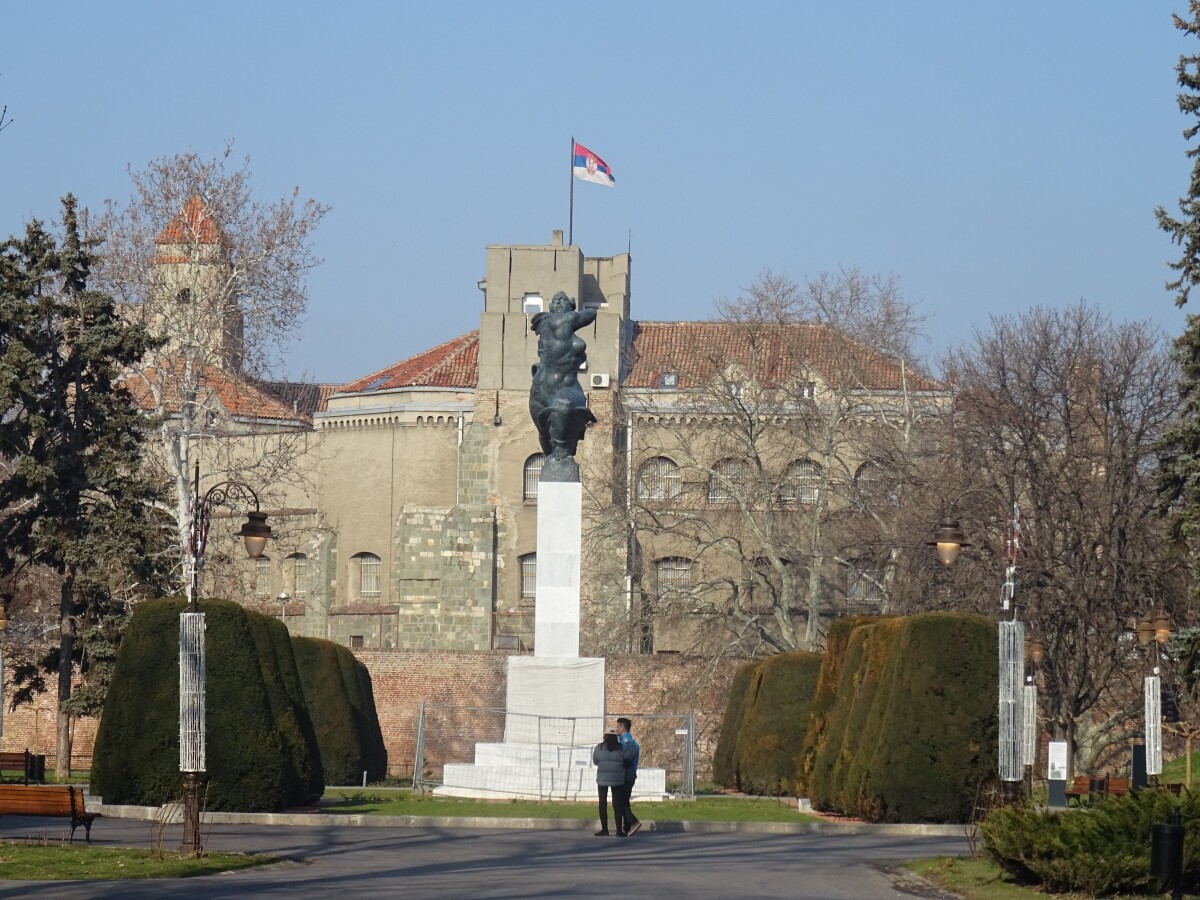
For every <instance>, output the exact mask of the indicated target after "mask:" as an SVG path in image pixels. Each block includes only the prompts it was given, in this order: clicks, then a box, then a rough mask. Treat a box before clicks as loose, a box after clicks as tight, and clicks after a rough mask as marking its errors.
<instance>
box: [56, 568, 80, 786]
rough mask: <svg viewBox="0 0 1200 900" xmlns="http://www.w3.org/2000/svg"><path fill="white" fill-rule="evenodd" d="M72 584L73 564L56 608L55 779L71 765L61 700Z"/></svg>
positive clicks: (67, 685) (66, 688) (66, 684)
mask: <svg viewBox="0 0 1200 900" xmlns="http://www.w3.org/2000/svg"><path fill="white" fill-rule="evenodd" d="M74 588H75V567H74V566H68V567H67V573H66V577H64V578H63V582H62V591H61V593H60V595H59V597H60V599H59V609H58V612H59V621H58V633H59V639H58V729H57V739H56V741H55V745H54V750H55V760H54V775H55V777H56V778H57V779H58V780H59V782H65V781H67V779H68V778H69V777H70V774H69V773H70V769H71V714H70V713H69V712H67V710H66V708H65V704H66V702H67V701H68V700H70V699H71V674H72V671H71V656H72V654H73V652H74V650H75V617H74V616H72V615H71V612H72V607H73V605H74Z"/></svg>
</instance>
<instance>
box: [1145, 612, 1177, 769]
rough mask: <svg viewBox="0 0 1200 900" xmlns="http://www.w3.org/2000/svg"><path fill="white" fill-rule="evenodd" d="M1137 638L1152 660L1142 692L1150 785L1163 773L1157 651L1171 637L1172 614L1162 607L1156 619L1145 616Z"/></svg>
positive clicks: (1160, 686) (1160, 698) (1159, 680)
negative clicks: (1169, 614)
mask: <svg viewBox="0 0 1200 900" xmlns="http://www.w3.org/2000/svg"><path fill="white" fill-rule="evenodd" d="M1137 637H1138V643H1139V644H1140V645H1141V646H1142V647H1144V648H1145V649H1146V654H1147V661H1148V662H1149V671H1148V672H1147V673H1146V679H1145V681H1144V682H1143V692H1142V697H1143V701H1142V702H1143V705H1144V709H1145V716H1146V777H1147V778H1148V779H1149V781H1150V784H1151V785H1156V784H1158V777H1159V776H1160V775H1162V679H1161V677H1160V670H1159V667H1158V654H1159V647H1161V646H1162V645H1163V644H1165V643H1166V642H1167V641H1168V640H1170V638H1171V617H1170V616H1168V615H1167V613H1166V611H1165V610H1161V609H1160V610H1159V611H1158V612H1157V613H1156V614H1155V616H1154V618H1153V619H1151V618H1149V617H1148V616H1147V617H1143V618H1142V619H1140V620H1139V621H1138V624H1137ZM1156 642H1157V645H1156Z"/></svg>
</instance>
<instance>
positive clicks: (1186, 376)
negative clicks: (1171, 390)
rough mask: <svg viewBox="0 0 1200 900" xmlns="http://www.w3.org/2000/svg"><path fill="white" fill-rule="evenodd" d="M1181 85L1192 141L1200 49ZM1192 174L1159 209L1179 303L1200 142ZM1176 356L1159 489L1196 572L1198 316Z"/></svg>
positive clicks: (1190, 278)
mask: <svg viewBox="0 0 1200 900" xmlns="http://www.w3.org/2000/svg"><path fill="white" fill-rule="evenodd" d="M1189 13H1190V15H1191V18H1190V19H1184V18H1182V17H1180V16H1178V15H1176V16H1174V19H1175V27H1176V28H1178V29H1179V30H1180V31H1182V32H1184V33H1185V34H1186V35H1188V36H1189V37H1192V38H1200V0H1191V3H1190V4H1189ZM1175 71H1176V74H1177V77H1178V81H1179V86H1180V87H1181V88H1182V91H1181V92H1180V93H1179V95H1178V98H1177V100H1178V104H1179V111H1180V112H1182V113H1183V114H1184V115H1185V116H1190V117H1191V118H1192V123H1191V124H1190V125H1189V126H1188V127H1187V128H1186V129H1184V132H1183V136H1184V138H1185V139H1186V140H1188V141H1191V140H1192V139H1193V138H1195V137H1196V136H1197V135H1200V54H1191V55H1188V54H1183V55H1181V56H1180V57H1179V63H1178V65H1176V67H1175ZM1187 155H1188V157H1189V158H1190V159H1192V160H1193V161H1194V162H1193V166H1192V176H1191V179H1190V181H1189V183H1188V192H1187V195H1186V196H1184V197H1181V198H1180V200H1179V211H1180V217H1179V218H1178V219H1176V218H1174V217H1172V216H1170V215H1168V214H1167V212H1166V210H1164V209H1163V208H1162V207H1159V208H1158V209H1157V210H1155V215H1156V216H1157V218H1158V226H1159V227H1160V228H1161V229H1162V230H1163V231H1165V232H1167V233H1168V234H1169V235H1171V239H1172V241H1174V242H1175V243H1176V244H1178V245H1179V246H1181V247H1182V248H1183V253H1182V255H1181V256H1180V258H1179V259H1178V260H1177V261H1176V262H1173V263H1171V268H1172V269H1174V270H1175V271H1176V272H1177V273H1178V277H1177V278H1176V279H1174V280H1172V281H1168V282H1167V290H1169V291H1174V292H1175V304H1176V305H1177V306H1182V305H1183V304H1185V303H1187V301H1188V296H1189V294H1190V292H1191V290H1192V288H1193V287H1195V286H1196V285H1197V284H1198V283H1200V146H1193V147H1191V148H1189V149H1188V151H1187ZM1174 359H1175V362H1176V363H1177V364H1178V366H1179V368H1180V372H1181V376H1182V377H1181V380H1180V383H1179V393H1180V399H1181V401H1182V407H1183V408H1182V410H1181V414H1180V418H1179V421H1178V422H1177V423H1176V424H1175V426H1174V427H1172V428H1171V429H1170V430H1169V431H1168V432H1167V433H1166V434H1165V435H1164V437H1163V440H1162V442H1161V444H1160V448H1159V455H1160V461H1159V470H1158V473H1157V484H1156V487H1157V490H1158V494H1159V500H1160V503H1161V505H1162V507H1163V508H1164V509H1167V510H1169V511H1170V512H1171V513H1172V530H1173V532H1174V534H1175V536H1176V538H1178V539H1181V540H1182V541H1183V542H1184V543H1185V545H1186V546H1187V548H1188V552H1189V556H1190V557H1191V562H1192V566H1193V571H1195V570H1196V569H1197V564H1200V316H1196V315H1190V316H1188V319H1187V328H1186V329H1185V330H1184V333H1183V334H1182V335H1181V336H1180V337H1179V339H1178V340H1177V341H1176V342H1175V350H1174Z"/></svg>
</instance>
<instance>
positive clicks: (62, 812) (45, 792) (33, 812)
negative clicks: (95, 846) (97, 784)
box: [0, 784, 100, 844]
mask: <svg viewBox="0 0 1200 900" xmlns="http://www.w3.org/2000/svg"><path fill="white" fill-rule="evenodd" d="M99 815H100V813H90V812H88V811H87V810H85V809H84V808H83V790H82V789H81V788H77V787H73V786H72V785H69V784H52V785H28V784H0V816H50V817H55V818H60V817H61V818H66V819H70V820H71V842H72V843H73V842H74V841H75V829H76V828H78V827H79V826H80V825H82V826H83V828H84V832H85V833H86V834H87V840H88V843H89V844H90V843H91V842H92V820H93V819H95V818H96V817H97V816H99Z"/></svg>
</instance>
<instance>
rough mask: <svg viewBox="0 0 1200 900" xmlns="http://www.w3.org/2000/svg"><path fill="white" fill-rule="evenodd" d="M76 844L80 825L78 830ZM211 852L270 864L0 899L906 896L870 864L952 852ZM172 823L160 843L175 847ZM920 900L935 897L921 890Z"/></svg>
mask: <svg viewBox="0 0 1200 900" xmlns="http://www.w3.org/2000/svg"><path fill="white" fill-rule="evenodd" d="M64 834H65V829H64V828H63V826H62V822H61V820H40V819H19V818H13V817H5V818H3V819H0V839H7V840H13V839H20V838H23V837H26V836H29V837H38V836H40V835H45V836H47V837H49V838H51V839H58V838H59V837H60V836H62V835H64ZM78 835H79V836H80V837H82V829H80V831H79V832H78ZM205 835H206V837H205V843H206V846H207V847H208V848H209V849H211V850H230V851H235V852H262V853H270V854H272V855H274V856H278V857H283V858H284V859H285V861H284V862H281V863H279V864H276V865H272V866H265V867H261V868H257V869H252V870H249V871H247V872H237V873H230V874H227V875H212V876H207V877H203V878H190V879H180V880H162V879H154V880H145V881H125V882H111V881H110V882H63V881H59V882H14V881H0V898H17V897H21V898H27V897H28V898H60V897H61V898H71V900H75V898H92V897H107V898H114V897H117V898H122V900H123V898H149V897H154V898H162V897H188V898H225V897H267V898H271V897H281V898H282V897H286V898H288V900H299V898H322V900H324V898H330V897H336V896H337V895H338V894H345V895H346V896H347V898H348V897H351V896H352V897H354V898H355V900H359V898H375V897H380V898H383V897H387V898H389V900H394V898H396V897H403V898H405V900H409V898H426V897H429V898H462V900H483V898H545V897H609V898H611V897H614V896H619V895H624V896H632V897H639V898H640V897H667V898H671V900H679V898H689V897H713V898H735V897H736V898H764V900H765V898H775V897H779V898H783V897H787V898H828V900H843V898H844V900H874V898H884V897H906V896H907V897H911V896H913V894H911V893H906V892H902V891H900V890H898V889H897V888H896V887H895V885H894V884H893V882H892V880H891V879H890V878H889V877H888V875H887V874H885V873H884V872H882V871H881V870H880V869H879V868H878V866H879V864H881V863H886V862H898V861H901V860H905V859H912V858H914V857H921V856H940V855H958V854H965V853H966V851H967V846H966V842H965V840H963V839H960V838H945V837H908V836H903V837H893V836H880V835H856V836H847V835H828V834H821V835H816V834H811V835H774V834H745V833H732V834H687V833H667V832H648V831H645V830H643V831H642V832H641V833H639V834H637V835H634V836H633V837H631V838H617V837H593V836H592V834H591V832H590V831H587V832H583V831H538V830H520V831H500V830H495V829H466V828H445V829H442V828H439V829H433V828H346V827H340V828H325V827H311V828H301V827H284V826H263V825H214V826H207V827H206V832H205ZM179 839H180V829H179V828H178V826H175V827H171V828H169V829H168V830H167V835H166V838H165V839H164V841H163V845H164V846H168V847H174V846H177V845H178V843H179ZM151 841H152V837H151V825H150V823H148V822H143V821H136V820H127V819H113V818H102V819H99V820H97V822H96V824H95V825H94V826H93V827H92V842H93V843H94V844H97V845H100V846H128V847H148V846H150V845H151ZM923 896H927V897H928V896H937V895H936V894H932V895H931V894H924V895H923Z"/></svg>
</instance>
